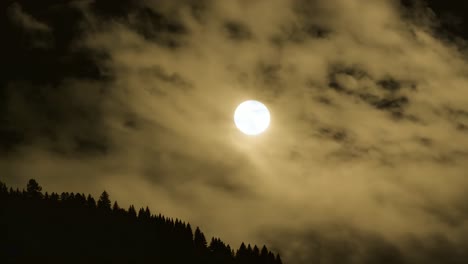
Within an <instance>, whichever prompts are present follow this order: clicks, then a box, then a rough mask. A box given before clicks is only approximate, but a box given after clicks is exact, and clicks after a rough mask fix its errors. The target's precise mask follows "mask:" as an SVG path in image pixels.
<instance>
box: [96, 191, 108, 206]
mask: <svg viewBox="0 0 468 264" xmlns="http://www.w3.org/2000/svg"><path fill="white" fill-rule="evenodd" d="M97 207H98V208H99V209H103V210H110V209H111V200H110V199H109V194H108V193H107V192H106V191H103V192H102V194H101V196H100V197H99V200H98V203H97Z"/></svg>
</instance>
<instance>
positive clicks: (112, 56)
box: [0, 0, 468, 263]
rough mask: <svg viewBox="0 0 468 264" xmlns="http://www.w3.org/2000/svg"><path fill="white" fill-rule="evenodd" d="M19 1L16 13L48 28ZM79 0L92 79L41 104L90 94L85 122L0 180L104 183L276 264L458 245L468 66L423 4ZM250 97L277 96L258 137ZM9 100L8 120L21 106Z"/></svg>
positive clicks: (7, 167) (13, 163)
mask: <svg viewBox="0 0 468 264" xmlns="http://www.w3.org/2000/svg"><path fill="white" fill-rule="evenodd" d="M14 8H16V9H14V10H17V11H15V12H16V13H17V16H16V17H22V18H21V19H20V20H18V21H23V22H21V23H22V25H23V26H24V27H27V28H31V29H35V30H49V28H48V27H47V26H46V25H45V24H41V23H40V22H38V21H36V20H34V19H33V18H32V17H30V16H27V15H25V14H24V13H21V9H20V7H19V5H18V6H17V7H14ZM18 10H19V11H18ZM81 10H82V12H83V13H84V14H85V18H84V19H85V21H84V23H83V25H84V27H85V28H86V30H84V33H83V34H82V36H81V39H80V42H79V43H77V44H76V45H75V46H77V47H81V48H85V49H87V50H90V51H92V52H93V54H95V57H94V59H95V61H96V62H97V64H98V67H99V71H100V72H101V74H102V76H104V77H103V79H102V80H98V81H92V82H91V81H84V80H80V79H72V80H68V81H66V82H61V83H60V85H59V86H60V87H65V88H63V89H60V92H57V93H55V96H56V97H55V98H53V99H51V100H52V101H51V102H53V103H54V104H57V103H60V104H63V107H60V108H61V109H62V108H63V109H68V112H67V113H75V112H79V111H78V109H81V108H85V109H89V108H92V109H93V111H92V113H96V116H94V117H93V116H89V117H88V115H87V114H85V116H86V118H91V120H94V121H92V122H88V121H82V120H84V119H82V116H81V115H79V114H77V115H75V114H70V115H67V117H68V118H76V119H74V120H76V122H63V123H58V124H59V127H58V128H57V129H60V131H57V135H58V138H59V140H43V139H34V140H33V141H32V142H30V143H29V144H26V145H22V146H21V147H20V148H18V149H19V150H18V151H19V152H18V153H20V154H18V155H13V156H9V157H5V158H4V159H3V160H2V161H0V166H1V167H2V168H4V170H3V171H7V172H8V174H7V175H9V176H8V177H9V178H7V179H8V180H9V181H11V182H14V183H18V184H19V183H23V182H25V180H26V179H27V178H30V177H31V175H34V176H35V177H36V178H37V179H38V180H39V182H41V183H42V184H43V185H44V187H45V189H48V190H51V189H52V190H60V191H62V190H64V189H66V190H74V191H80V192H81V191H83V190H87V191H89V192H93V193H98V192H100V191H101V190H102V189H106V190H108V191H109V192H110V194H111V198H113V199H117V200H118V201H119V203H122V204H125V203H130V202H136V203H137V204H138V205H150V207H151V208H153V210H156V211H158V210H160V211H162V212H163V213H165V214H168V215H171V216H174V217H181V218H183V219H186V220H188V221H190V222H193V223H194V224H196V225H200V226H201V227H203V229H204V230H206V233H208V235H216V236H220V237H222V238H223V239H224V240H225V241H227V242H228V243H232V244H233V245H235V246H237V245H238V244H239V243H240V242H241V241H248V242H250V243H258V244H264V243H268V244H272V246H275V247H276V248H277V249H278V250H279V252H281V253H282V255H283V256H284V257H285V260H286V263H311V262H314V261H315V262H317V263H319V262H320V263H336V262H335V261H337V262H339V263H375V262H378V261H380V260H381V259H385V258H387V257H388V254H390V255H391V256H392V259H394V260H395V261H401V260H403V259H405V260H412V261H413V263H417V262H418V261H426V263H431V262H430V261H435V262H434V263H436V262H437V261H438V260H437V258H432V259H431V258H429V257H427V256H426V255H424V254H422V253H421V254H420V253H418V252H430V251H433V250H435V249H440V248H439V247H438V246H437V245H439V244H436V243H438V242H437V241H439V242H440V241H445V242H443V244H444V245H446V246H447V249H446V251H444V252H443V254H449V255H452V256H455V257H457V256H458V255H457V254H461V255H462V254H466V253H463V252H461V251H460V250H461V249H462V248H463V247H466V245H467V244H466V242H467V241H466V238H465V237H466V235H467V230H468V226H467V224H466V223H467V222H466V219H467V218H466V216H467V213H468V210H467V207H466V202H465V201H466V199H467V196H466V194H465V193H466V191H465V190H466V188H467V186H468V180H467V178H466V177H465V176H466V175H465V174H466V171H467V169H468V165H467V164H468V162H467V159H468V151H467V147H468V137H467V130H468V90H467V87H468V78H467V77H466V76H467V75H466V72H467V70H468V63H467V61H466V57H465V54H464V53H463V52H462V51H461V49H460V47H459V46H457V45H456V44H454V43H451V42H448V41H447V40H444V39H441V38H439V37H436V35H435V34H434V32H433V29H432V27H431V25H432V24H431V22H432V21H433V20H434V19H435V18H434V17H433V16H431V14H430V13H427V10H426V11H425V10H417V12H413V13H411V12H410V11H408V10H406V9H405V8H404V7H403V6H401V5H399V4H398V3H397V2H396V1H384V0H355V1H349V0H336V1H325V0H323V1H321V0H320V1H287V0H275V1H267V0H264V1H241V0H239V1H200V2H197V5H195V4H193V3H192V2H191V1H178V2H177V3H175V2H173V1H151V0H148V1H144V4H141V5H140V4H138V5H136V6H135V7H133V8H131V9H129V10H128V14H125V15H123V16H122V17H121V19H111V20H110V19H103V18H102V17H103V15H102V14H101V13H99V12H96V10H95V9H93V6H88V5H83V6H82V7H81ZM18 14H23V15H22V16H20V15H18ZM409 14H414V15H412V16H411V15H409ZM25 21H26V22H25ZM33 25H35V26H33ZM12 85H13V84H12ZM14 85H18V84H14ZM75 93H76V96H74V97H71V95H75ZM9 94H10V96H11V98H12V99H11V100H19V101H20V102H25V100H24V98H23V97H22V96H23V95H22V94H21V93H16V95H17V96H16V95H15V92H9ZM15 98H16V99H15ZM97 98H98V99H97ZM246 99H256V100H260V101H262V102H264V103H265V104H266V105H267V107H268V108H269V109H270V111H271V118H272V120H271V124H270V127H269V129H268V130H267V132H266V133H264V134H262V135H261V136H258V137H254V138H249V137H246V136H245V135H242V134H240V133H239V131H238V130H237V129H236V127H235V125H234V123H233V120H232V119H233V113H234V109H235V107H236V106H237V105H238V104H239V103H240V102H242V101H243V100H246ZM72 101H73V102H76V105H77V107H76V109H75V108H74V107H72V106H69V102H72ZM10 105H11V111H12V112H11V113H13V114H14V115H15V117H24V118H26V117H28V113H30V112H32V110H33V106H31V105H28V104H26V103H18V102H15V103H13V101H10ZM85 106H88V107H89V108H86V107H85ZM75 110H76V111H75ZM85 113H86V112H85ZM36 115H37V114H36ZM32 116H33V117H34V114H33V115H32ZM29 117H31V116H29ZM92 118H94V119H92ZM21 120H22V121H21V122H24V123H26V122H30V124H37V123H39V121H38V119H36V118H33V120H29V119H24V120H23V119H21ZM28 120H29V121H28ZM67 120H68V119H67ZM80 120H81V121H80ZM86 120H88V119H86ZM44 122H45V123H46V124H52V123H54V122H53V121H50V120H48V119H45V121H44ZM32 127H33V128H34V129H36V128H37V126H36V125H34V126H32ZM50 129H51V130H54V129H55V128H50ZM88 129H89V131H88ZM34 131H35V130H34ZM41 131H42V130H41ZM80 131H81V132H80ZM38 133H39V132H38ZM77 135H83V140H82V142H81V143H79V144H77V143H76V140H75V139H76V136H77ZM88 138H90V139H89V140H88ZM96 139H98V140H96ZM83 142H84V143H83ZM86 142H88V143H89V144H88V145H86ZM57 145H59V149H60V150H61V151H62V152H61V153H70V155H69V156H67V155H60V154H57V152H56V151H55V152H54V148H53V147H57ZM78 146H82V147H83V146H85V148H86V146H88V149H93V151H94V152H92V153H94V154H87V155H77V153H83V152H80V150H79V148H78ZM99 146H102V147H101V148H100V147H99ZM96 149H98V151H97V152H96V151H95V150H96ZM85 153H89V152H85ZM96 153H97V154H96ZM10 175H11V176H10ZM299 241H300V242H299ZM340 243H342V244H340ZM441 243H442V242H441ZM319 245H321V246H322V247H320V246H319ZM340 245H342V246H340ZM460 252H461V253H460ZM387 253H388V254H387ZM385 254H387V255H385ZM418 254H420V255H418ZM443 254H442V253H441V255H443ZM338 259H339V260H343V259H346V260H343V261H338ZM319 260H320V261H319ZM414 261H416V262H414Z"/></svg>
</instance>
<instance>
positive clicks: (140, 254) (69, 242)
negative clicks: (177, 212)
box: [0, 180, 282, 264]
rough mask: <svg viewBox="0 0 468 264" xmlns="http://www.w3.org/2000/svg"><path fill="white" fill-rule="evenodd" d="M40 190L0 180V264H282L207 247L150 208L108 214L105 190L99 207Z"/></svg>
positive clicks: (215, 244) (219, 244) (251, 252)
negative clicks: (42, 263)
mask: <svg viewBox="0 0 468 264" xmlns="http://www.w3.org/2000/svg"><path fill="white" fill-rule="evenodd" d="M41 191H42V188H41V187H40V185H39V184H38V183H37V182H36V181H34V180H32V181H29V182H28V185H27V186H26V190H23V191H21V190H19V189H16V190H14V189H12V188H9V189H8V188H7V186H6V185H5V184H4V183H2V182H0V212H1V213H2V216H3V215H7V216H8V217H0V226H2V227H6V228H4V229H2V232H3V233H2V234H1V235H0V260H2V259H4V257H6V259H7V260H8V261H7V263H10V262H13V263H16V262H18V261H16V262H15V257H18V256H25V257H26V256H27V257H30V256H48V257H49V258H50V259H52V260H55V261H54V263H55V262H57V263H68V262H69V260H70V256H73V258H74V259H75V258H76V263H90V260H96V258H98V259H100V260H103V261H104V262H106V263H116V264H119V263H174V264H177V263H184V264H185V263H192V264H202V263H203V264H218V263H222V264H253V263H255V264H257V263H259V264H282V262H281V258H280V257H279V255H277V256H276V257H275V255H274V254H273V253H272V252H270V251H268V249H267V248H266V247H265V246H264V247H263V248H262V250H261V252H259V250H258V247H257V246H253V248H252V246H251V245H250V244H249V246H248V247H246V246H245V244H244V243H242V244H241V246H240V248H239V249H238V250H237V252H236V253H235V254H234V252H235V251H234V250H233V249H232V248H231V247H230V246H229V245H226V244H225V243H223V241H221V239H219V238H212V239H211V242H210V245H209V246H208V245H207V241H206V238H205V235H204V234H203V232H202V231H201V230H200V228H198V227H197V228H196V230H195V232H192V228H191V225H190V223H185V222H183V221H182V220H180V219H177V218H176V219H174V218H168V217H166V216H164V215H161V214H159V215H157V216H156V215H152V214H151V212H150V209H149V208H148V207H146V208H145V209H143V208H141V209H140V210H139V212H138V217H137V212H136V211H135V207H134V206H133V205H131V206H130V207H129V208H128V210H124V209H122V208H120V206H119V205H118V203H117V201H115V202H114V204H113V206H112V210H111V201H110V199H109V195H108V193H107V192H105V191H104V192H103V193H102V194H101V196H100V198H99V200H98V202H97V204H96V202H95V200H94V198H93V197H92V196H91V195H87V196H85V194H82V193H67V192H63V193H61V194H60V195H59V194H57V193H54V192H53V193H51V194H50V195H49V194H48V193H47V192H46V195H44V196H42V195H38V193H40V192H41ZM31 227H40V228H34V229H32V228H31ZM31 230H33V232H32V231H31ZM9 260H11V261H9ZM19 262H21V261H19ZM91 262H93V263H94V261H91ZM2 263H3V262H2Z"/></svg>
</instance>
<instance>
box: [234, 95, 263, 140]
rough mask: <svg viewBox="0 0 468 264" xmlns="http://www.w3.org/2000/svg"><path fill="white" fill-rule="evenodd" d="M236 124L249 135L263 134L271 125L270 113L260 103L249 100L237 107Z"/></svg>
mask: <svg viewBox="0 0 468 264" xmlns="http://www.w3.org/2000/svg"><path fill="white" fill-rule="evenodd" d="M234 123H235V124H236V126H237V128H238V129H239V130H240V131H241V132H242V133H244V134H247V135H251V136H254V135H258V134H261V133H263V132H264V131H265V130H266V129H267V128H268V126H269V125H270V111H268V108H267V107H266V106H265V105H264V104H262V103H261V102H259V101H255V100H248V101H245V102H243V103H241V104H240V105H239V106H237V108H236V111H235V112H234Z"/></svg>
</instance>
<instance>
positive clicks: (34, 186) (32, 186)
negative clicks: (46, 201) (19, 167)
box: [26, 179, 42, 198]
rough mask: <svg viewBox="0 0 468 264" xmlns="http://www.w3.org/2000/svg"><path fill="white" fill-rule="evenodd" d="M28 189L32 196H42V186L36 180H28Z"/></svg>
mask: <svg viewBox="0 0 468 264" xmlns="http://www.w3.org/2000/svg"><path fill="white" fill-rule="evenodd" d="M26 191H27V192H28V194H29V196H30V197H34V198H37V197H42V193H41V191H42V187H41V186H40V185H39V183H37V181H36V180H34V179H30V180H29V181H28V185H27V186H26Z"/></svg>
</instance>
